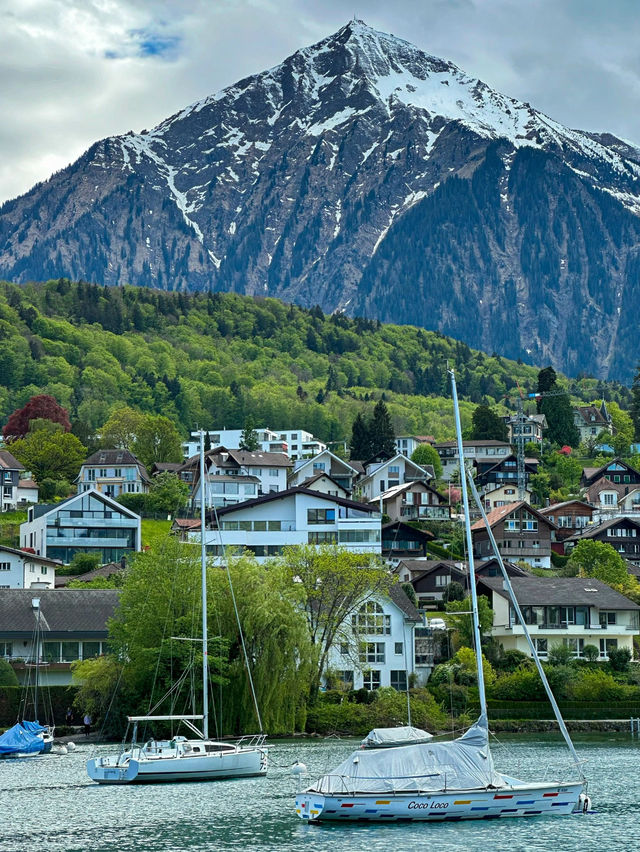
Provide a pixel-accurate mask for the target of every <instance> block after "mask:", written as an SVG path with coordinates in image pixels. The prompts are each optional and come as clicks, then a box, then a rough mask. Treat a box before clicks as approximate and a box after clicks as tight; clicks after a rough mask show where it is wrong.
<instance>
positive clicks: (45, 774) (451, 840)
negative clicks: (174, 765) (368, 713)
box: [0, 735, 640, 852]
mask: <svg viewBox="0 0 640 852" xmlns="http://www.w3.org/2000/svg"><path fill="white" fill-rule="evenodd" d="M354 745H355V741H354V740H334V739H328V740H321V741H316V740H314V741H307V740H305V741H295V742H290V741H288V742H275V743H274V744H273V746H272V748H271V766H270V768H269V774H268V776H267V777H266V778H257V779H245V780H239V781H217V782H209V783H207V782H203V783H199V784H172V785H156V786H141V787H101V786H99V785H97V784H93V783H91V782H90V781H89V779H88V778H87V776H86V773H85V761H86V759H87V757H88V756H89V755H90V753H91V751H92V749H93V747H90V746H88V745H86V746H83V745H82V743H81V742H80V744H79V747H78V749H77V751H75V752H74V753H71V754H69V755H66V756H55V755H47V756H44V757H31V758H25V759H22V760H1V761H0V850H2V852H5V850H6V852H41V850H46V852H129V850H131V852H133V850H136V852H184V851H185V850H189V852H196V851H197V852H200V851H201V850H208V852H212V850H243V852H253V850H260V852H264V850H283V852H288V850H291V852H293V850H296V852H299V850H303V849H304V850H305V852H342V850H354V852H361V850H363V852H364V851H365V850H366V852H378V850H384V851H385V852H388V850H398V852H400V850H401V852H413V850H420V852H424V850H425V849H434V850H437V852H454V850H456V852H457V850H465V852H474V850H482V851H483V852H485V850H489V849H495V850H510V852H529V850H545V852H548V850H552V849H554V850H557V852H570V850H581V852H587V851H588V852H591V850H598V852H609V850H636V849H638V848H639V847H640V744H639V743H638V740H637V739H636V740H632V739H631V736H630V735H629V736H627V737H624V736H622V735H611V736H609V737H606V738H605V737H604V736H599V737H598V738H597V739H596V738H586V737H585V738H583V739H578V740H577V743H576V745H577V748H578V751H579V754H580V757H581V758H583V759H585V760H586V761H587V763H586V774H587V776H588V778H589V793H590V794H591V796H592V797H593V807H594V809H595V811H596V813H594V814H591V815H589V816H586V817H583V816H571V817H555V818H549V817H546V818H543V817H532V818H531V819H514V820H502V821H499V822H493V821H492V822H486V823H483V822H461V823H431V824H428V825H426V824H420V823H417V824H404V825H377V824H371V825H363V824H352V825H348V824H340V825H335V824H333V825H332V824H326V823H325V824H322V825H308V824H304V823H303V822H302V821H301V820H300V819H299V818H298V817H297V816H296V814H295V812H294V809H293V800H294V796H295V791H296V784H295V780H294V779H293V778H292V777H291V775H290V771H289V766H290V765H291V764H292V763H293V762H294V761H295V760H302V761H303V762H304V763H306V764H307V766H308V767H309V771H310V774H311V775H313V776H314V777H316V776H318V775H321V774H322V773H323V772H325V771H327V770H329V769H331V768H333V767H334V766H335V765H336V764H337V763H338V762H340V761H341V760H343V759H344V758H345V757H346V756H347V755H348V754H349V753H350V751H352V750H353V748H354ZM98 750H99V752H100V753H105V752H110V751H113V747H112V746H101V747H100V748H99V749H98ZM493 752H494V757H495V762H496V765H497V767H498V769H501V770H503V771H509V772H511V773H513V774H517V773H520V775H521V777H525V776H529V777H532V776H536V775H537V777H538V778H539V779H540V778H541V777H542V776H543V775H544V771H545V770H546V769H548V768H549V767H551V775H556V774H557V772H554V771H553V768H556V767H558V766H559V765H560V763H562V765H563V766H568V765H569V764H568V761H567V758H566V749H565V748H564V747H563V745H562V744H561V743H560V742H559V741H558V740H557V739H556V738H554V737H547V738H543V739H541V738H539V737H536V738H535V739H533V738H515V737H513V738H503V739H502V744H501V745H499V746H496V747H494V748H493ZM563 774H566V773H563ZM427 844H428V846H427Z"/></svg>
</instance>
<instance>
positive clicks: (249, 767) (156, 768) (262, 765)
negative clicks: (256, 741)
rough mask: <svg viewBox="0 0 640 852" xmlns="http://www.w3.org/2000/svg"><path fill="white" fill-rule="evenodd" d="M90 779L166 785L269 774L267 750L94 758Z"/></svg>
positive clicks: (98, 781) (90, 765) (89, 769)
mask: <svg viewBox="0 0 640 852" xmlns="http://www.w3.org/2000/svg"><path fill="white" fill-rule="evenodd" d="M87 774H88V775H89V778H91V779H92V780H93V781H96V782H97V783H98V784H162V783H176V782H179V781H215V780H218V779H220V780H222V779H227V778H251V777H256V776H260V775H266V774H267V751H266V749H264V748H262V749H258V748H256V749H239V750H238V751H234V752H218V753H214V754H206V755H202V756H196V755H179V756H171V757H157V758H154V757H151V758H149V757H146V758H145V757H140V758H135V757H131V758H128V759H126V760H125V761H122V762H119V760H118V759H117V758H100V757H98V758H93V759H92V760H89V761H88V762H87Z"/></svg>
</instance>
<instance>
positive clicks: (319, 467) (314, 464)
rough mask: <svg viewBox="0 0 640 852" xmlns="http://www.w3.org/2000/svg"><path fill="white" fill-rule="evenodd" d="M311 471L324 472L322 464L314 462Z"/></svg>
mask: <svg viewBox="0 0 640 852" xmlns="http://www.w3.org/2000/svg"><path fill="white" fill-rule="evenodd" d="M313 469H314V470H322V471H324V470H326V468H325V464H324V462H314V463H313Z"/></svg>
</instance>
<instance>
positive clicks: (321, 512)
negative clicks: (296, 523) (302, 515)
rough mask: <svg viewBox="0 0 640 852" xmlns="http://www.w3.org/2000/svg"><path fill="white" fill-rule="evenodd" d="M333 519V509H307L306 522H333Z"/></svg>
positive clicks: (334, 516)
mask: <svg viewBox="0 0 640 852" xmlns="http://www.w3.org/2000/svg"><path fill="white" fill-rule="evenodd" d="M335 520H336V510H335V509H307V523H308V524H333V523H335Z"/></svg>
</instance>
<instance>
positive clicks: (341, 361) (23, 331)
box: [0, 278, 629, 441]
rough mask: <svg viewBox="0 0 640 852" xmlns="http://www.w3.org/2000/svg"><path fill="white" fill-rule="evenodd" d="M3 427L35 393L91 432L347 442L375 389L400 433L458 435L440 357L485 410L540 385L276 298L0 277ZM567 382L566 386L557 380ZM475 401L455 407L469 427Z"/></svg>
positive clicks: (516, 367)
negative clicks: (171, 427)
mask: <svg viewBox="0 0 640 852" xmlns="http://www.w3.org/2000/svg"><path fill="white" fill-rule="evenodd" d="M0 336H1V338H2V347H1V349H0V419H1V420H2V421H3V422H4V421H6V419H7V417H8V415H9V414H10V413H11V412H12V411H13V410H14V409H16V408H17V407H19V406H21V405H23V404H24V403H26V402H27V400H28V399H29V398H30V397H31V396H33V395H34V394H37V393H47V394H51V395H52V396H54V397H55V398H56V399H57V400H58V401H59V402H60V403H61V404H62V405H63V406H64V407H65V408H67V409H68V410H69V412H70V415H71V419H72V421H74V431H76V432H77V434H78V435H79V436H81V437H82V436H84V435H89V434H91V433H92V432H93V431H95V430H96V429H97V428H98V427H99V426H101V425H102V424H103V423H104V422H105V420H106V419H107V417H108V416H109V413H110V411H111V410H112V409H113V408H114V407H118V406H121V405H123V404H126V405H130V406H132V407H134V408H138V409H140V410H141V411H142V412H145V413H155V414H165V415H167V416H168V417H170V418H172V419H173V420H175V422H176V424H178V425H179V427H180V428H181V430H182V431H183V433H184V434H185V435H186V433H187V431H188V430H190V429H193V428H196V427H197V426H199V425H201V426H202V427H204V428H213V427H222V426H226V427H228V428H232V427H240V426H243V425H244V423H245V421H246V419H247V417H251V418H252V420H253V422H254V424H255V425H257V426H268V427H270V428H276V429H281V428H282V429H284V428H296V427H297V428H305V429H308V430H309V431H311V432H313V433H314V434H316V435H317V436H318V437H319V438H321V439H323V440H325V441H335V440H342V439H345V438H348V437H349V435H350V429H351V423H352V421H353V419H354V418H355V416H356V414H357V413H358V412H359V411H363V410H368V409H369V408H371V407H372V406H373V401H375V400H377V399H379V398H380V397H381V396H382V395H384V398H385V399H386V401H387V405H388V407H389V410H390V412H391V414H392V417H393V420H394V427H395V429H396V433H397V434H402V433H404V434H407V433H414V434H432V435H435V437H436V438H445V437H450V436H451V435H452V432H453V419H452V414H451V402H450V400H449V398H448V384H447V377H446V365H447V362H449V363H450V364H452V365H454V366H455V368H456V370H457V376H458V388H459V392H460V394H461V396H462V398H463V399H466V400H468V401H470V402H474V403H478V402H481V401H483V400H485V401H487V402H489V403H490V404H492V403H494V402H499V401H500V400H501V399H503V398H504V397H505V395H506V394H509V395H511V396H513V395H514V394H515V393H516V392H517V389H516V379H517V381H518V382H519V384H520V386H521V387H522V388H523V389H524V390H525V391H529V390H535V388H536V382H537V369H536V368H534V367H530V366H526V365H523V364H518V363H516V362H513V361H508V360H506V359H501V358H499V357H489V356H487V355H485V354H483V353H481V352H476V351H474V350H472V349H470V348H469V347H468V346H467V345H465V344H463V343H460V342H457V341H454V340H451V339H450V338H446V337H444V336H442V335H441V334H439V333H437V332H428V331H424V330H423V329H418V328H414V327H412V326H394V325H382V324H380V323H379V322H376V321H369V320H362V319H350V318H348V317H346V316H344V315H340V314H338V315H332V316H326V315H324V314H323V313H322V311H320V309H319V308H312V309H310V310H307V309H304V308H299V307H295V306H292V305H286V304H283V303H281V302H278V301H277V300H275V299H261V298H251V297H246V296H239V295H235V294H220V293H209V294H193V295H186V294H183V293H177V294H176V293H166V292H161V291H157V290H148V289H145V288H137V287H123V288H109V287H98V286H94V285H90V284H86V283H83V282H80V283H72V282H70V281H68V280H67V279H64V278H63V279H59V280H57V281H49V282H47V283H46V284H29V285H22V286H17V285H14V284H10V283H6V282H4V283H0ZM563 381H565V380H563ZM569 388H570V390H571V393H572V394H573V395H574V397H575V398H576V399H582V400H585V401H590V400H592V399H595V398H599V397H601V396H604V397H605V398H606V399H614V400H616V401H618V402H620V403H621V404H622V405H623V406H624V407H627V406H628V403H629V391H628V389H627V388H625V387H623V386H621V385H619V384H616V383H605V382H600V381H596V380H595V379H588V378H583V379H580V380H575V381H571V383H570V385H569ZM470 412H471V406H470V405H468V404H467V405H466V406H463V418H464V419H465V420H466V421H467V422H469V419H470Z"/></svg>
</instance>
